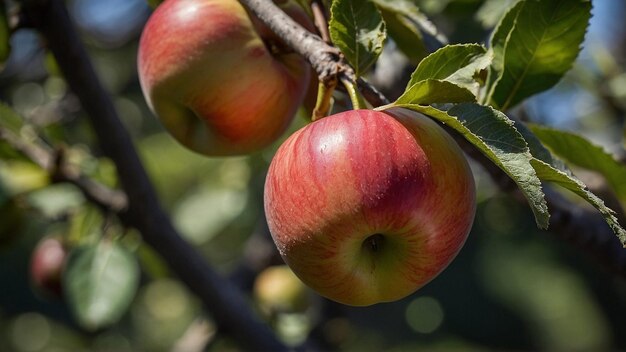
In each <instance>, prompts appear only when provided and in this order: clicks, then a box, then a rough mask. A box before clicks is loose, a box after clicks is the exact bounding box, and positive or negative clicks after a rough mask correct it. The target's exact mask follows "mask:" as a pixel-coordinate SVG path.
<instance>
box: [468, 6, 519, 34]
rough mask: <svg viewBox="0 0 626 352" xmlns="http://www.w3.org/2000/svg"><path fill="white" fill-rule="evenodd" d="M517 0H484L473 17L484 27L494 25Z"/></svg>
mask: <svg viewBox="0 0 626 352" xmlns="http://www.w3.org/2000/svg"><path fill="white" fill-rule="evenodd" d="M518 1H519V0H486V1H485V2H483V4H482V6H481V7H480V9H478V11H477V12H476V15H475V16H474V18H476V19H477V20H478V22H480V23H481V24H482V25H483V27H484V28H491V27H494V26H495V25H496V24H497V23H498V22H499V20H500V19H501V18H502V17H503V16H504V14H505V13H506V12H507V11H508V10H509V9H510V8H511V7H512V6H513V5H515V3H517V2H518Z"/></svg>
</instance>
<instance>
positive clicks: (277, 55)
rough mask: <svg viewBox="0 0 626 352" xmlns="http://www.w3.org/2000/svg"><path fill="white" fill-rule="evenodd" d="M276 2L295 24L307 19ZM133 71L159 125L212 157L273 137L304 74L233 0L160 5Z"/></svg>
mask: <svg viewBox="0 0 626 352" xmlns="http://www.w3.org/2000/svg"><path fill="white" fill-rule="evenodd" d="M281 3H282V6H283V8H284V9H285V11H286V12H287V13H288V14H290V15H292V17H294V18H295V19H296V20H298V21H301V22H305V21H310V20H309V19H308V17H306V15H305V14H304V12H303V9H302V8H301V7H299V6H298V5H296V4H294V3H292V2H291V1H281ZM305 24H306V26H308V27H309V28H312V25H311V24H309V23H305ZM138 71H139V79H140V82H141V87H142V90H143V93H144V96H145V97H146V100H147V102H148V105H149V106H150V108H151V109H152V110H153V111H154V113H155V114H156V115H157V117H158V118H159V119H160V121H161V122H162V123H163V125H164V126H165V128H166V129H167V130H168V131H169V132H170V133H171V134H172V135H173V136H174V138H176V139H177V140H178V141H179V142H180V143H181V144H183V145H185V146H187V147H188V148H190V149H192V150H194V151H196V152H199V153H202V154H205V155H211V156H219V155H236V154H245V153H250V152H253V151H257V150H259V149H262V148H263V147H265V146H267V145H269V144H270V143H272V142H273V141H274V140H276V139H277V138H278V137H279V136H280V135H281V134H282V133H283V132H284V131H285V129H286V128H287V127H288V125H289V123H290V122H291V120H292V118H293V116H294V114H295V112H296V110H297V108H298V106H299V105H300V104H301V102H302V99H303V98H304V94H305V92H306V89H307V87H308V84H309V76H310V66H309V65H308V64H307V63H306V61H305V60H304V59H303V58H302V57H300V56H298V55H297V54H295V53H294V52H293V51H291V50H288V49H286V48H285V47H284V46H283V45H282V44H281V43H280V41H278V40H277V38H276V36H275V35H274V34H273V33H272V32H271V31H270V30H269V29H267V28H266V27H265V26H264V25H262V24H261V22H260V21H259V20H258V19H255V20H252V19H251V18H250V15H249V14H248V13H247V12H246V10H245V9H244V7H243V6H242V5H241V4H240V3H239V1H237V0H166V1H165V2H163V3H162V4H161V5H160V6H159V7H158V8H157V9H156V11H155V12H154V13H153V14H152V16H151V17H150V19H149V20H148V23H147V24H146V26H145V28H144V30H143V33H142V36H141V41H140V45H139V54H138Z"/></svg>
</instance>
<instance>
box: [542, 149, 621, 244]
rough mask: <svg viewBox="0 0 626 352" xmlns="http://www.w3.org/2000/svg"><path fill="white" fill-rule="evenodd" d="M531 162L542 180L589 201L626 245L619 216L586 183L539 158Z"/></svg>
mask: <svg viewBox="0 0 626 352" xmlns="http://www.w3.org/2000/svg"><path fill="white" fill-rule="evenodd" d="M531 164H532V166H533V168H534V169H535V171H536V172H537V175H538V176H539V178H540V179H541V180H543V181H548V182H553V183H556V184H558V185H559V186H561V187H564V188H566V189H568V190H570V191H572V192H574V193H576V194H578V195H579V196H580V197H582V198H583V199H585V200H586V201H587V202H589V204H591V205H593V206H594V207H595V208H596V209H598V211H599V212H600V214H601V215H602V217H604V220H605V221H606V222H607V224H608V225H609V227H611V230H613V232H614V233H615V235H616V236H617V238H618V239H619V241H620V242H621V243H622V245H623V246H625V247H626V230H624V228H622V227H621V226H620V224H619V222H618V221H617V218H616V217H615V212H614V211H613V210H611V209H610V208H609V207H607V206H606V205H604V202H603V201H602V199H600V198H598V197H597V196H596V195H595V194H593V193H591V192H590V191H589V190H588V189H587V186H585V184H584V183H582V182H581V181H579V180H578V179H576V178H575V177H574V176H571V175H568V174H567V173H565V172H563V171H560V170H557V169H555V168H554V167H552V166H550V165H549V164H547V163H545V162H543V161H541V160H539V159H533V160H532V161H531Z"/></svg>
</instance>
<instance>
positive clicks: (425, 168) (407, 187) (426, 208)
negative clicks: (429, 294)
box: [265, 108, 476, 306]
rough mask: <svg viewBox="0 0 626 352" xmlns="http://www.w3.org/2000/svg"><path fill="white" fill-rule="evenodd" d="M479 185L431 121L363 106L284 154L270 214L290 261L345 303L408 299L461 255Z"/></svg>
mask: <svg viewBox="0 0 626 352" xmlns="http://www.w3.org/2000/svg"><path fill="white" fill-rule="evenodd" d="M475 198H476V196H475V185H474V178H473V177H472V173H471V170H470V168H469V166H468V163H467V160H466V159H465V157H464V155H463V152H462V151H461V149H460V148H459V146H458V145H457V144H456V143H455V142H454V140H453V139H452V138H451V137H450V136H449V135H448V134H447V133H446V132H445V131H444V130H443V129H442V128H441V127H440V126H439V125H437V123H435V122H434V121H433V120H431V119H430V118H428V117H426V116H424V115H421V114H418V113H416V112H412V111H409V110H404V109H397V108H395V109H390V110H387V111H385V112H376V111H368V110H357V111H348V112H343V113H339V114H336V115H333V116H329V117H325V118H323V119H321V120H319V121H316V122H313V123H311V124H309V125H307V126H305V127H304V128H302V129H300V130H299V131H297V132H296V133H294V134H293V135H291V136H290V137H289V138H288V139H287V140H286V141H285V142H284V143H283V145H281V147H280V148H279V149H278V151H277V153H276V155H275V156H274V159H273V160H272V163H271V165H270V168H269V173H268V175H267V179H266V183H265V212H266V216H267V221H268V224H269V228H270V231H271V233H272V237H273V239H274V242H275V243H276V246H277V247H278V250H279V251H280V253H281V255H282V256H283V258H284V260H285V262H286V263H287V264H288V265H289V266H290V267H291V269H292V270H293V271H294V273H295V274H296V275H297V276H298V277H299V278H300V279H301V280H302V281H304V283H306V284H307V285H309V286H310V287H311V288H313V289H314V290H316V291H317V292H318V293H319V294H321V295H322V296H325V297H327V298H330V299H332V300H335V301H337V302H340V303H344V304H348V305H354V306H366V305H371V304H375V303H379V302H388V301H394V300H398V299H400V298H403V297H405V296H407V295H409V294H411V293H413V292H414V291H416V290H417V289H418V288H420V287H421V286H423V285H424V284H426V283H428V282H429V281H430V280H431V279H433V278H434V277H435V276H436V275H438V274H439V273H440V272H441V271H442V270H443V269H444V268H445V267H446V266H447V265H448V264H449V263H450V262H451V261H452V259H453V258H454V257H455V256H456V254H457V253H458V251H459V250H460V249H461V247H462V246H463V243H464V242H465V239H466V238H467V235H468V232H469V230H470V228H471V226H472V222H473V219H474V213H475V211H476V201H475Z"/></svg>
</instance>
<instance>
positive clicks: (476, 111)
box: [393, 103, 550, 229]
mask: <svg viewBox="0 0 626 352" xmlns="http://www.w3.org/2000/svg"><path fill="white" fill-rule="evenodd" d="M393 106H398V107H404V108H408V109H411V110H415V111H417V112H420V113H423V114H425V115H428V116H431V117H432V118H434V119H436V120H438V121H440V122H442V123H443V124H445V125H446V126H449V127H450V128H452V129H454V130H455V131H457V132H458V133H460V134H461V135H462V136H463V137H464V138H465V139H467V140H468V141H469V142H470V143H472V144H473V145H474V146H475V147H476V148H478V150H480V151H481V152H482V153H483V154H484V155H485V156H486V157H488V158H489V159H490V160H491V161H492V162H493V163H494V164H495V165H497V166H498V167H500V168H501V169H502V170H503V171H504V172H505V173H506V174H507V175H509V176H510V177H511V179H513V181H515V183H516V184H517V185H518V187H519V188H520V190H521V191H522V193H523V194H524V196H525V197H526V199H528V204H529V205H530V207H531V209H532V211H533V213H534V215H535V220H536V222H537V226H539V227H540V228H542V229H545V228H547V227H548V222H549V218H550V214H549V213H548V207H547V205H546V201H545V196H544V194H543V191H542V189H541V181H540V180H539V178H538V177H537V174H536V173H535V170H534V169H533V167H532V166H531V164H530V162H531V160H532V156H531V154H530V152H529V150H528V146H527V145H526V142H525V141H524V138H523V137H522V136H521V135H520V133H519V132H518V131H517V130H516V129H515V127H514V126H513V121H511V120H510V119H509V118H508V117H507V116H506V115H504V114H503V113H501V112H500V111H497V110H495V109H493V108H491V107H488V106H483V105H479V104H476V103H462V104H458V105H453V106H452V107H451V108H449V109H447V110H446V109H438V108H435V107H432V106H422V105H414V104H398V103H394V104H393Z"/></svg>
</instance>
